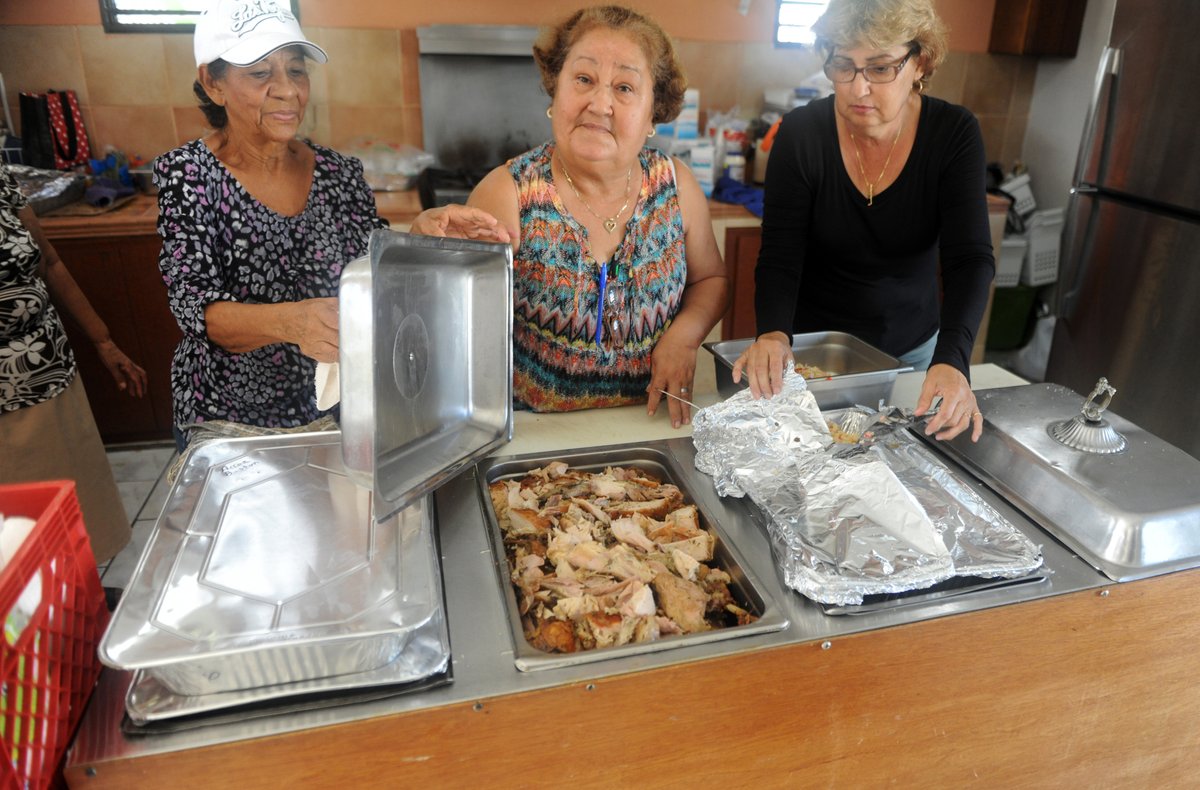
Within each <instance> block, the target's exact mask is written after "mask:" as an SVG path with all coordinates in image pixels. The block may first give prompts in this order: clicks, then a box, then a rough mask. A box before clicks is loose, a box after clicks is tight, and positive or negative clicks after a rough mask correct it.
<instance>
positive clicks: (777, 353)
mask: <svg viewBox="0 0 1200 790" xmlns="http://www.w3.org/2000/svg"><path fill="white" fill-rule="evenodd" d="M791 356H792V339H791V338H790V337H788V336H787V335H786V334H784V333H783V332H767V333H766V334H764V335H759V337H758V339H757V340H755V341H754V343H753V344H752V345H751V346H750V348H748V349H746V350H745V351H743V352H742V355H741V356H740V357H738V358H737V361H736V362H734V363H733V383H734V384H737V383H738V382H739V381H741V380H742V373H745V374H746V383H747V384H749V385H750V394H751V395H753V396H754V397H755V398H756V399H757V398H761V397H763V396H766V397H768V398H769V397H771V396H772V395H778V394H779V393H781V392H783V369H784V367H785V363H786V362H787V359H788V358H789V357H791Z"/></svg>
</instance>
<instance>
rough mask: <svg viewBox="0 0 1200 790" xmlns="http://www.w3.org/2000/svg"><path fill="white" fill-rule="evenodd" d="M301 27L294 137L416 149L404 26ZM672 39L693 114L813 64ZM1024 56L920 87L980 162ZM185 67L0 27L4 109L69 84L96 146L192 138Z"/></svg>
mask: <svg viewBox="0 0 1200 790" xmlns="http://www.w3.org/2000/svg"><path fill="white" fill-rule="evenodd" d="M305 32H306V34H307V35H308V36H309V37H310V38H311V39H312V40H314V41H316V42H318V43H320V44H321V46H322V47H324V48H325V50H326V51H327V52H328V53H329V63H328V64H325V65H323V66H317V65H314V66H313V67H312V95H311V98H310V101H309V107H308V115H307V118H306V120H305V128H304V130H303V133H304V134H305V135H306V136H309V137H312V138H313V139H314V140H316V141H317V142H320V143H325V144H327V145H331V146H333V147H334V148H341V149H345V148H348V147H350V146H351V145H352V144H353V142H354V141H355V140H356V139H359V138H363V137H369V138H375V139H382V140H388V141H393V142H406V143H410V144H412V145H415V146H418V147H420V145H421V99H420V86H419V80H418V74H417V37H416V31H415V29H413V28H407V29H392V30H389V29H376V28H372V29H365V28H363V29H359V28H320V27H314V28H310V29H306V31H305ZM678 46H679V52H680V57H681V59H682V60H683V63H684V66H685V68H686V70H687V73H688V76H689V80H690V82H691V84H692V85H694V86H697V87H699V88H700V92H701V105H702V111H705V112H707V111H717V110H720V111H728V110H730V109H732V108H734V107H737V108H739V110H740V114H741V115H743V116H744V117H753V115H755V114H756V113H757V112H758V111H759V108H760V104H761V101H762V94H763V90H764V89H766V88H778V87H789V86H791V85H794V84H796V83H797V82H799V80H800V79H802V78H803V77H804V76H806V75H808V74H811V73H813V72H815V71H816V70H817V69H818V68H820V61H819V59H818V58H817V57H816V56H815V55H814V54H813V53H811V52H808V51H805V50H777V49H775V48H773V47H772V46H771V45H769V44H758V43H737V42H717V43H714V42H708V41H705V42H701V41H680V42H678ZM1036 64H1037V61H1036V59H1034V58H1022V57H1016V56H1010V55H990V54H986V53H951V54H950V56H949V57H948V58H947V62H946V64H945V65H944V66H943V67H942V69H941V70H940V71H939V72H938V73H937V74H936V75H935V76H934V78H933V82H932V90H931V93H933V94H934V95H937V96H940V97H942V98H945V99H948V100H950V101H953V102H957V103H961V104H964V105H965V106H967V107H968V108H969V109H971V110H972V111H973V112H975V114H976V115H977V116H978V117H979V121H980V124H981V126H982V128H983V135H984V142H985V144H986V146H987V153H988V159H989V160H991V161H1000V162H1003V163H1004V164H1005V166H1006V167H1007V166H1011V164H1012V162H1013V161H1014V160H1015V159H1017V158H1019V156H1020V151H1021V143H1022V141H1023V138H1024V133H1025V123H1026V121H1027V119H1028V115H1029V105H1030V99H1031V96H1032V92H1033V80H1034V74H1035V72H1036ZM195 73H196V69H195V65H194V60H193V59H192V39H191V36H189V35H158V34H126V35H113V34H108V33H105V32H104V31H103V29H102V28H100V27H99V26H98V25H97V26H92V25H26V26H16V25H14V26H7V27H2V28H0V74H3V75H4V78H5V81H6V83H7V88H8V100H9V106H10V107H11V109H12V112H13V114H14V116H17V114H18V107H17V94H18V93H19V92H21V91H41V90H45V89H47V88H58V89H62V88H72V89H74V90H75V91H76V92H77V93H78V94H79V99H80V103H81V104H82V106H83V112H84V121H85V123H86V124H87V128H88V132H89V134H90V138H91V141H92V144H93V147H94V148H95V149H96V151H97V152H100V151H103V150H104V148H105V146H108V145H112V146H115V147H116V148H118V149H120V150H122V151H124V152H126V153H127V154H138V155H141V156H143V157H145V158H150V157H153V156H155V155H157V154H159V153H161V152H163V151H166V150H168V149H170V148H173V147H175V146H177V145H179V144H180V143H183V142H186V141H188V140H192V139H195V138H196V137H199V136H201V135H203V134H204V131H205V130H204V118H203V116H202V115H201V114H200V111H199V110H198V109H196V101H195V98H194V96H193V95H192V82H193V80H194V79H195ZM447 89H448V90H452V89H453V88H452V86H447ZM14 120H16V118H14ZM16 122H17V124H18V125H19V123H20V121H19V120H16Z"/></svg>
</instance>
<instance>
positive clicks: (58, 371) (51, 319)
mask: <svg viewBox="0 0 1200 790" xmlns="http://www.w3.org/2000/svg"><path fill="white" fill-rule="evenodd" d="M26 205H28V203H27V201H26V200H25V196H24V195H22V194H21V191H20V190H19V189H18V188H17V182H16V180H15V179H13V177H12V175H11V174H9V172H8V170H7V169H6V168H5V167H4V166H3V165H2V164H0V412H9V411H16V410H17V409H21V408H24V407H26V406H35V405H37V404H39V403H42V402H43V401H47V400H49V399H51V398H53V397H54V396H56V395H58V394H59V393H61V392H62V391H63V390H64V389H66V388H67V385H68V384H70V383H71V381H72V380H73V379H74V378H75V357H74V355H73V354H72V353H71V347H70V345H68V343H67V333H66V330H64V329H63V325H62V321H60V320H59V318H58V313H57V311H55V309H54V305H53V304H52V303H51V302H50V294H49V292H48V291H47V290H46V283H45V281H44V280H42V278H41V276H40V275H39V274H38V264H39V263H40V262H41V258H42V253H41V250H39V249H38V246H37V244H35V243H34V240H33V236H32V235H31V234H30V233H29V231H28V230H27V229H26V228H25V226H24V225H23V224H22V223H21V218H20V217H19V216H17V212H19V211H20V210H21V209H23V208H25V206H26Z"/></svg>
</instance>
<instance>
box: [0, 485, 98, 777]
mask: <svg viewBox="0 0 1200 790" xmlns="http://www.w3.org/2000/svg"><path fill="white" fill-rule="evenodd" d="M0 513H4V514H5V515H8V516H28V517H29V518H34V519H36V520H37V524H36V525H35V526H34V528H33V530H32V531H31V532H30V533H29V536H28V537H27V538H26V539H25V542H24V544H23V545H22V546H21V548H20V549H19V550H18V551H17V552H16V554H14V555H13V557H12V560H11V561H10V562H9V564H8V565H7V566H6V567H5V569H4V571H3V572H2V573H0V618H3V622H4V634H3V637H2V638H3V640H4V641H3V643H2V645H0V750H2V753H0V787H3V788H8V787H47V786H49V785H50V784H51V783H52V782H53V781H55V778H56V776H57V773H58V767H59V763H60V761H61V760H62V756H63V753H64V752H65V751H66V748H67V745H68V744H69V743H70V740H71V735H72V733H73V732H74V730H75V726H76V725H77V724H78V723H79V717H80V716H81V715H82V714H83V709H84V707H85V705H86V704H87V701H88V698H89V697H90V696H91V693H92V688H93V686H95V683H96V678H97V677H98V676H99V674H100V661H99V659H98V658H97V656H96V645H97V643H98V642H99V641H100V634H101V633H103V632H104V627H105V625H106V624H107V623H108V608H107V606H106V605H105V601H104V590H103V588H102V587H101V586H100V576H99V574H98V573H97V572H96V561H95V558H94V557H93V556H92V547H91V543H90V542H89V540H88V536H87V532H86V530H85V529H84V525H83V516H82V514H81V512H80V510H79V501H78V499H76V497H75V484H74V483H72V482H69V481H53V482H46V483H25V484H21V485H0Z"/></svg>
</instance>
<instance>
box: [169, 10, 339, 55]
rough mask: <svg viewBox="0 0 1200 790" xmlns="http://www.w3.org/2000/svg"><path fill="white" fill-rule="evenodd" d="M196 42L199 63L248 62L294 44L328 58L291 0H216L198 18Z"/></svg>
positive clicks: (312, 53)
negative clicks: (310, 36) (305, 28)
mask: <svg viewBox="0 0 1200 790" xmlns="http://www.w3.org/2000/svg"><path fill="white" fill-rule="evenodd" d="M193 45H194V47H195V51H196V66H197V67H200V66H203V65H204V64H206V63H212V62H213V61H214V60H217V59H220V60H224V61H225V62H226V63H231V64H233V65H234V66H249V65H250V64H252V63H258V62H259V61H260V60H262V59H263V58H265V57H267V56H268V55H270V54H271V53H272V52H274V51H275V50H277V49H280V48H281V47H291V46H298V47H300V48H301V49H303V50H304V54H305V55H307V56H308V57H310V58H312V59H313V60H315V61H316V62H317V63H324V62H326V61H327V60H329V56H328V55H326V54H325V50H323V49H321V48H320V47H318V46H317V45H316V44H314V43H312V42H311V41H309V40H308V39H307V38H305V37H304V31H303V30H301V29H300V23H299V22H297V21H296V17H295V16H293V15H292V9H291V6H290V4H289V3H288V0H217V2H215V3H213V4H212V5H211V6H209V7H208V8H207V9H205V11H204V13H203V14H201V15H200V19H199V20H197V22H196V36H195V38H194V39H193Z"/></svg>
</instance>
